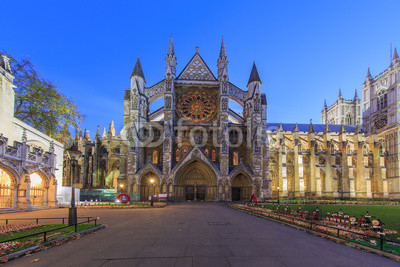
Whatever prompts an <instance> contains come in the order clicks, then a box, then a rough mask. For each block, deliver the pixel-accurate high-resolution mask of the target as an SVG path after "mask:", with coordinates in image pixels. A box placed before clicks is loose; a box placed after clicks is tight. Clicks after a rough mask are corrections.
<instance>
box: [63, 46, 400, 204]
mask: <svg viewBox="0 0 400 267" xmlns="http://www.w3.org/2000/svg"><path fill="white" fill-rule="evenodd" d="M176 65H177V60H176V56H175V51H174V46H173V41H172V38H171V40H170V43H169V47H168V52H167V55H166V68H165V75H164V77H163V78H162V79H161V80H160V81H159V82H158V83H156V84H154V85H150V86H148V85H147V84H146V79H145V75H144V73H145V72H144V71H143V70H142V67H141V64H140V61H139V59H138V60H137V62H136V64H135V66H134V68H133V72H132V74H131V77H130V87H129V88H128V89H125V91H121V99H122V96H123V101H124V116H123V120H124V127H123V129H122V130H121V131H120V133H119V134H117V133H116V131H115V128H114V124H113V123H111V124H110V126H109V129H108V132H106V130H104V132H103V134H101V133H100V129H98V131H97V133H96V135H95V137H94V139H93V140H91V138H90V136H89V133H88V132H87V131H85V132H84V133H78V134H77V135H76V136H75V137H71V136H70V134H69V129H68V127H67V126H66V127H65V128H64V130H63V133H62V135H61V136H60V138H59V141H61V142H64V143H65V144H71V143H74V144H76V145H77V146H78V149H79V150H80V151H81V152H82V154H83V157H82V158H81V159H80V161H79V168H77V170H76V172H77V173H76V177H78V178H77V180H76V181H75V182H76V183H78V184H80V187H81V188H82V189H94V188H114V189H115V190H117V191H119V192H128V193H137V194H139V195H140V197H141V198H142V199H147V197H148V196H149V195H154V194H159V193H164V194H168V198H169V199H170V200H176V201H247V200H248V199H249V198H250V196H251V195H252V194H255V196H256V197H257V198H258V199H269V198H277V197H280V198H296V199H298V198H307V199H317V198H318V199H400V183H399V177H400V173H399V161H398V154H399V143H398V132H399V127H398V122H399V121H400V119H399V118H398V116H399V115H398V107H397V103H398V102H397V101H398V100H399V99H398V95H399V94H397V93H395V92H397V91H399V90H400V86H399V84H400V83H399V82H400V74H399V73H400V60H399V58H398V56H397V53H395V56H394V58H393V60H392V63H391V65H390V67H389V68H388V69H387V70H385V72H383V73H381V74H380V75H378V76H377V77H375V78H373V77H372V76H371V75H370V73H369V72H368V76H367V78H366V80H365V82H364V85H363V91H362V92H363V98H362V100H360V99H358V96H357V94H356V96H355V99H354V100H345V99H343V97H342V96H341V94H340V96H339V99H338V101H336V102H335V105H334V106H331V107H329V109H328V107H327V106H326V105H325V107H324V110H323V112H322V120H323V122H322V124H313V123H312V122H311V121H310V123H309V124H296V123H268V122H267V116H266V111H267V100H266V95H265V93H263V90H262V82H261V79H260V77H259V74H258V71H257V68H256V65H255V64H253V67H252V69H251V71H250V76H249V80H248V83H247V88H245V89H242V88H239V87H237V86H235V85H234V84H232V83H231V82H230V81H229V72H228V59H227V56H226V51H225V45H224V41H222V43H221V48H220V53H219V58H218V60H217V66H218V73H217V75H214V74H213V73H212V72H211V71H210V69H209V68H208V66H207V64H206V63H205V61H204V60H203V58H202V57H201V56H200V53H199V50H198V48H196V51H195V53H194V55H193V57H192V59H191V60H190V61H189V62H188V63H187V64H186V66H185V67H184V68H183V70H182V71H181V72H180V73H177V72H176ZM155 101H158V102H159V103H160V102H161V103H162V104H161V105H160V107H159V108H158V109H156V110H154V111H151V112H150V109H149V106H150V104H152V103H154V102H155ZM232 101H234V102H236V103H237V104H239V105H240V106H241V107H242V108H243V111H242V112H240V113H238V112H235V111H234V110H232V108H231V107H230V103H231V102H232ZM361 108H362V111H363V113H362V114H363V115H362V121H363V123H361ZM328 114H329V116H330V117H329V118H328V117H327V116H328ZM348 114H350V115H348ZM335 116H337V117H335ZM331 122H334V124H329V123H331ZM69 168H70V167H69V163H68V159H66V157H64V171H63V173H64V175H63V181H62V184H63V185H65V186H69V185H70V177H69V175H68V174H69V173H71V172H70V169H69Z"/></svg>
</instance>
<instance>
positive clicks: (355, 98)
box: [354, 89, 359, 100]
mask: <svg viewBox="0 0 400 267" xmlns="http://www.w3.org/2000/svg"><path fill="white" fill-rule="evenodd" d="M358 99H359V98H358V94H357V89H355V93H354V100H358Z"/></svg>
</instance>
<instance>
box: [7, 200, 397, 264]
mask: <svg viewBox="0 0 400 267" xmlns="http://www.w3.org/2000/svg"><path fill="white" fill-rule="evenodd" d="M67 213H68V210H67V209H56V210H42V211H35V212H26V213H16V214H8V215H0V218H5V216H8V217H24V216H29V217H46V216H47V217H50V216H51V217H58V216H66V215H67ZM78 215H79V216H99V217H100V218H101V220H100V221H101V222H102V223H104V224H106V225H107V228H106V229H104V230H101V231H99V232H97V233H94V234H91V235H88V236H85V237H82V238H80V239H78V240H75V241H73V242H70V243H67V244H64V245H62V246H58V247H54V248H51V249H48V250H47V251H43V252H39V253H35V254H33V255H32V256H29V257H23V258H19V259H16V260H13V261H10V262H9V263H8V264H7V265H9V266H31V265H35V266H86V267H88V266H207V267H212V266H246V267H247V266H324V267H327V266H357V267H360V266H380V267H383V266H399V263H396V262H394V261H392V260H390V259H387V258H384V257H381V256H378V255H375V254H371V253H368V252H364V251H359V250H356V249H354V248H350V247H346V246H344V245H340V244H337V243H335V242H332V241H329V240H326V239H323V238H320V237H316V236H313V235H311V234H308V233H305V232H302V231H299V230H296V229H294V228H292V227H287V226H284V225H280V224H279V223H275V222H271V221H268V220H264V219H260V218H257V217H255V216H250V215H248V214H244V213H242V212H238V211H235V210H232V209H229V208H227V207H224V206H223V205H221V204H217V203H194V204H186V203H184V204H172V205H169V206H167V207H165V208H160V209H143V210H94V209H88V210H78ZM34 259H39V261H37V262H35V263H31V261H32V260H34Z"/></svg>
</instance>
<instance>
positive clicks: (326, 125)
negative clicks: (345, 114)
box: [324, 123, 331, 134]
mask: <svg viewBox="0 0 400 267" xmlns="http://www.w3.org/2000/svg"><path fill="white" fill-rule="evenodd" d="M330 132H331V130H330V129H329V125H328V123H326V124H325V129H324V134H325V133H330Z"/></svg>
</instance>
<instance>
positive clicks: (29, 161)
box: [0, 56, 63, 210]
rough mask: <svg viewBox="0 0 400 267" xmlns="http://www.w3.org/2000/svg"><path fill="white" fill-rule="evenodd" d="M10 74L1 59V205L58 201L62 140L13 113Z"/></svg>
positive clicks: (26, 205)
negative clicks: (52, 136) (43, 131)
mask: <svg viewBox="0 0 400 267" xmlns="http://www.w3.org/2000/svg"><path fill="white" fill-rule="evenodd" d="M13 79H14V77H13V75H12V74H11V68H10V64H9V60H8V58H7V57H5V56H3V57H2V58H1V60H0V122H1V123H0V208H12V209H28V210H29V209H31V208H33V207H42V206H50V207H55V206H57V204H58V200H57V197H61V188H59V191H57V180H58V179H60V180H61V176H62V170H61V169H62V157H63V144H62V143H60V142H57V141H56V140H54V139H52V138H50V137H49V136H47V135H45V134H43V133H41V132H40V131H38V130H36V129H34V128H33V127H31V126H30V125H28V124H26V123H24V122H22V121H21V120H19V119H17V118H15V117H14V85H13Z"/></svg>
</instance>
